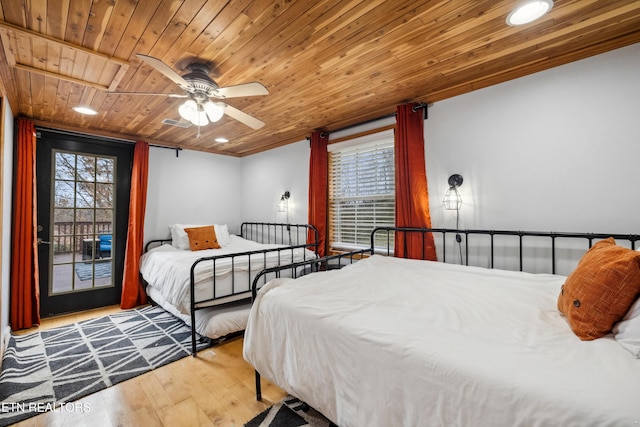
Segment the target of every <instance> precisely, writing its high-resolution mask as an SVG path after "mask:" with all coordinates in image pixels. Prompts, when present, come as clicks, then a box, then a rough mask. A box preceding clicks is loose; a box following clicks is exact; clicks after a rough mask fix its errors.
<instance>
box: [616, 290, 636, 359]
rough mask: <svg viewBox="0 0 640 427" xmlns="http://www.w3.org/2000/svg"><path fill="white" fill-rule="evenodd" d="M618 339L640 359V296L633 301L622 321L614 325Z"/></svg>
mask: <svg viewBox="0 0 640 427" xmlns="http://www.w3.org/2000/svg"><path fill="white" fill-rule="evenodd" d="M613 336H614V337H615V339H616V341H618V343H619V344H620V345H621V346H623V347H624V348H626V349H627V350H629V351H630V352H631V354H633V355H634V356H635V357H636V358H637V359H640V298H638V299H637V300H636V302H634V303H633V305H632V306H631V308H630V309H629V311H628V312H627V314H625V315H624V317H623V318H622V320H621V321H619V322H618V323H616V324H615V325H614V326H613Z"/></svg>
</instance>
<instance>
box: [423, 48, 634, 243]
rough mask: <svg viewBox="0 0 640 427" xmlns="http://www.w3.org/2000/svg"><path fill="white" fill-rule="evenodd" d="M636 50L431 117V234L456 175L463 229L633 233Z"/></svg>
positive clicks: (463, 100)
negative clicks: (449, 183) (460, 178)
mask: <svg viewBox="0 0 640 427" xmlns="http://www.w3.org/2000/svg"><path fill="white" fill-rule="evenodd" d="M638 99H640V44H636V45H632V46H629V47H626V48H622V49H618V50H616V51H612V52H609V53H605V54H602V55H599V56H596V57H592V58H589V59H585V60H582V61H578V62H574V63H571V64H567V65H564V66H562V67H558V68H554V69H551V70H547V71H544V72H540V73H537V74H534V75H531V76H527V77H523V78H520V79H517V80H513V81H510V82H506V83H503V84H500V85H496V86H492V87H489V88H486V89H482V90H478V91H475V92H472V93H468V94H465V95H461V96H458V97H455V98H451V99H448V100H445V101H441V102H438V103H436V104H434V105H433V107H432V108H430V109H429V119H428V120H427V121H426V123H425V147H426V158H427V176H428V180H429V192H430V201H431V215H432V220H433V225H434V226H453V225H454V224H455V214H454V213H453V212H451V211H444V209H443V207H442V203H441V200H442V197H443V195H444V191H445V190H446V189H447V187H448V186H447V183H446V181H447V178H448V176H449V175H450V174H452V173H460V174H461V175H462V176H463V177H464V183H463V185H462V187H460V192H461V195H462V198H463V203H464V204H463V206H462V210H461V217H462V218H461V226H462V227H463V228H500V229H527V230H541V231H579V232H584V231H593V232H614V233H615V232H619V233H638V232H640V215H638V212H639V211H640V197H639V195H640V193H639V191H638V189H637V183H638V182H640V167H639V163H638V161H639V160H640V123H639V118H640V108H639V107H638Z"/></svg>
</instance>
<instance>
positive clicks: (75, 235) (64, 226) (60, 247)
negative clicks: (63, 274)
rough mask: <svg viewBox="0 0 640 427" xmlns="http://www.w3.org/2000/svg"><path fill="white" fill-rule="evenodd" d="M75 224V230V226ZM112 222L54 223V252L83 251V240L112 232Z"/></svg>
mask: <svg viewBox="0 0 640 427" xmlns="http://www.w3.org/2000/svg"><path fill="white" fill-rule="evenodd" d="M74 224H75V232H74V229H73V226H74ZM94 224H95V227H94ZM111 224H112V223H111V222H96V223H93V222H76V223H73V222H56V223H54V224H53V241H52V242H51V243H52V246H53V250H54V253H56V254H64V253H71V252H81V251H82V240H83V239H91V238H93V237H96V238H97V237H98V236H99V235H101V234H111Z"/></svg>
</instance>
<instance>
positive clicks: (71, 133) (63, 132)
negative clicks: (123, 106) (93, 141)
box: [36, 125, 182, 157]
mask: <svg viewBox="0 0 640 427" xmlns="http://www.w3.org/2000/svg"><path fill="white" fill-rule="evenodd" d="M36 130H41V131H46V132H51V133H58V134H61V135H68V136H80V137H84V138H99V139H104V140H110V141H115V142H120V143H125V144H135V143H136V141H135V140H133V139H126V138H116V137H113V136H104V135H93V134H90V133H83V132H76V131H72V130H65V129H58V128H49V127H46V126H40V125H36ZM149 147H154V148H166V149H168V150H176V157H180V156H179V154H180V151H182V148H180V147H170V146H168V145H158V144H149Z"/></svg>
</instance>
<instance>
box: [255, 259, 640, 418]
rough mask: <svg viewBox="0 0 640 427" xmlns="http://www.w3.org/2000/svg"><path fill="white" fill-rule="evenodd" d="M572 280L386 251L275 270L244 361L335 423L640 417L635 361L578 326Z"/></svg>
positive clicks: (263, 293) (608, 340)
mask: <svg viewBox="0 0 640 427" xmlns="http://www.w3.org/2000/svg"><path fill="white" fill-rule="evenodd" d="M564 279H565V277H562V276H553V275H546V274H536V275H533V274H528V273H520V272H509V271H503V270H489V269H483V268H476V267H463V266H456V265H450V264H443V263H435V262H429V261H413V260H403V259H396V258H388V257H382V256H377V255H376V256H373V257H371V258H369V259H367V260H363V261H359V262H358V263H356V264H354V265H352V266H349V267H345V268H344V269H342V270H340V271H330V272H327V273H316V274H312V275H308V276H304V277H301V278H299V279H297V280H295V281H294V280H291V279H276V280H273V281H271V282H269V283H268V284H267V285H265V286H264V287H263V288H262V289H261V291H260V293H259V295H258V299H257V300H256V302H255V303H254V305H253V308H252V311H251V314H250V317H249V324H248V326H247V329H246V332H245V344H244V357H245V359H246V360H247V361H249V363H251V364H252V365H253V366H255V367H256V368H257V370H258V371H259V372H260V373H261V374H262V375H263V376H264V377H266V378H267V379H269V380H271V381H272V382H274V383H276V384H278V385H279V386H281V387H282V388H284V389H285V390H286V391H288V392H289V393H291V394H293V395H295V396H297V397H299V398H300V399H302V400H303V401H305V402H307V403H309V404H310V405H311V406H312V407H314V408H316V409H317V410H319V411H320V412H322V413H324V414H325V415H326V416H327V417H328V418H330V419H331V420H333V421H334V422H335V423H337V424H338V425H339V426H340V427H349V426H367V427H371V426H381V427H382V426H384V427H388V426H472V425H473V426H478V425H483V426H536V425H539V426H607V425H610V426H623V425H628V426H632V425H637V423H638V422H640V363H639V362H640V360H638V359H635V358H633V356H632V355H631V353H629V352H628V351H627V350H625V349H624V348H623V347H622V346H620V345H619V344H618V343H616V342H615V340H614V339H613V338H612V337H611V336H607V337H604V338H601V339H598V340H595V341H591V342H583V341H580V339H579V338H577V337H576V336H575V335H574V334H573V332H572V331H571V329H570V328H569V326H568V324H567V322H566V320H565V319H564V318H563V317H562V316H561V315H560V313H559V312H558V310H557V309H556V299H557V296H558V292H559V291H560V286H561V284H562V283H563V282H564Z"/></svg>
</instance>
